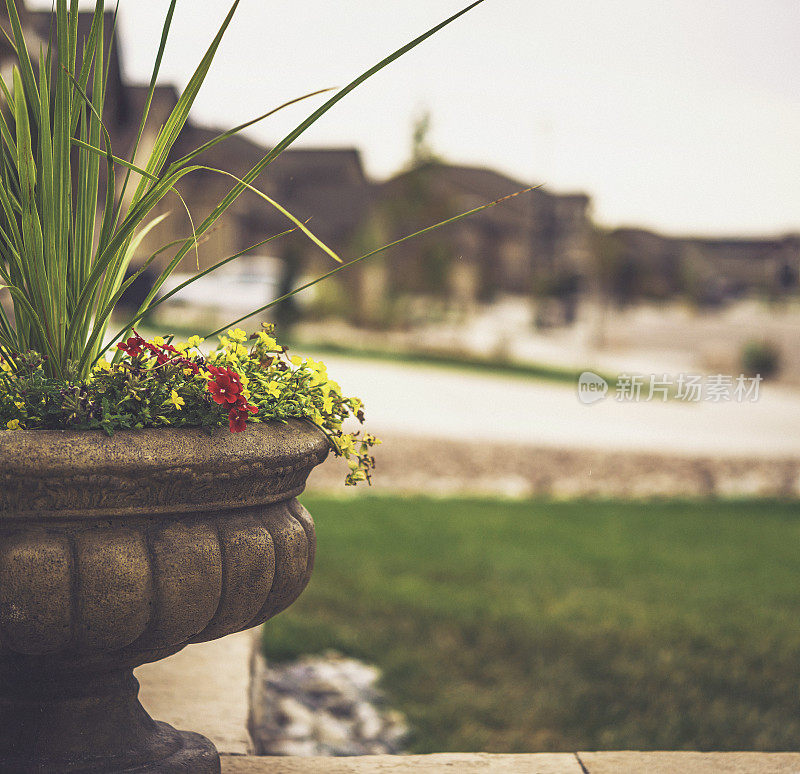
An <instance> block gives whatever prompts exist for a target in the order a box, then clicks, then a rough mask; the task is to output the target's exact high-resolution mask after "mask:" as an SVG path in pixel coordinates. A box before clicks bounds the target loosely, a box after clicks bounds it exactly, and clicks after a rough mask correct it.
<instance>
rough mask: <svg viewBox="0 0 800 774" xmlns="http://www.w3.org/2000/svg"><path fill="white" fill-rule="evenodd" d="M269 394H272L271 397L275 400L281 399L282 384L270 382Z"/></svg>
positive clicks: (268, 386)
mask: <svg viewBox="0 0 800 774" xmlns="http://www.w3.org/2000/svg"><path fill="white" fill-rule="evenodd" d="M267 392H268V393H269V394H270V395H271V396H272V397H273V398H276V399H277V398H280V396H281V386H280V384H279V383H278V382H270V383H269V384H268V385H267Z"/></svg>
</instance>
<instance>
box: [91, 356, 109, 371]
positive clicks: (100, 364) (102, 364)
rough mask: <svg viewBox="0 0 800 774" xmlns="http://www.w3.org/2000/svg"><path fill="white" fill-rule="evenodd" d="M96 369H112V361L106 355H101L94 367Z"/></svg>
mask: <svg viewBox="0 0 800 774" xmlns="http://www.w3.org/2000/svg"><path fill="white" fill-rule="evenodd" d="M94 370H95V371H110V370H111V363H109V362H108V360H106V359H105V358H104V357H101V358H100V359H99V360H98V361H97V364H96V365H95V367H94Z"/></svg>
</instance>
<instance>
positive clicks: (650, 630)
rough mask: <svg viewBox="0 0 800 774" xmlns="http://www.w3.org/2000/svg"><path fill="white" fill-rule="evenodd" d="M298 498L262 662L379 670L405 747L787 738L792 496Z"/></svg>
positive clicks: (796, 582)
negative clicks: (311, 570) (294, 572)
mask: <svg viewBox="0 0 800 774" xmlns="http://www.w3.org/2000/svg"><path fill="white" fill-rule="evenodd" d="M304 504H305V505H306V506H307V507H308V508H309V509H310V510H311V512H312V513H313V514H314V515H315V517H316V519H317V524H318V528H317V529H318V541H319V547H320V550H319V553H318V561H317V565H316V569H315V574H314V577H313V578H312V580H311V584H310V586H309V588H308V589H307V590H306V591H305V592H304V594H303V596H302V597H301V598H300V600H299V601H298V602H297V603H295V605H293V606H292V607H291V608H290V609H289V610H288V611H287V612H285V613H283V614H282V615H280V616H279V617H278V618H276V619H275V620H274V621H271V622H270V623H269V624H268V625H267V626H266V627H265V629H264V643H265V649H266V653H267V655H268V657H271V658H287V657H294V656H297V655H298V654H301V653H308V652H321V651H324V650H325V649H327V648H335V649H337V650H340V651H342V652H344V653H346V654H352V655H354V656H356V657H360V658H363V659H366V660H367V661H370V662H372V663H375V664H377V665H378V666H380V667H381V669H383V670H384V685H385V688H386V689H387V690H388V692H389V695H390V699H391V701H392V702H394V703H396V705H397V706H398V707H399V708H400V709H402V710H403V711H404V712H406V713H407V714H408V716H409V719H410V720H411V722H412V725H413V727H414V730H415V736H414V739H413V745H412V747H413V750H414V751H416V752H440V751H442V750H452V751H489V752H535V751H564V750H581V749H584V750H586V749H588V750H594V749H605V750H609V749H610V750H614V749H617V750H619V749H623V750H624V749H650V750H652V749H676V750H687V749H688V750H696V749H700V750H736V749H753V750H786V749H794V748H795V747H796V741H797V738H798V735H799V734H800V719H798V716H797V712H796V705H797V685H798V666H797V665H798V663H800V628H798V626H797V623H796V622H797V620H798V618H800V565H798V562H797V560H796V545H797V542H798V540H800V506H798V505H797V504H796V503H778V502H760V501H755V502H738V503H733V502H704V503H690V502H685V503H681V502H673V503H657V502H653V503H622V502H580V501H579V502H544V501H536V502H502V501H489V500H428V499H423V498H413V499H403V498H393V497H367V498H365V499H361V498H359V499H356V500H354V499H352V498H347V499H327V498H321V497H319V496H314V497H311V496H308V497H305V498H304Z"/></svg>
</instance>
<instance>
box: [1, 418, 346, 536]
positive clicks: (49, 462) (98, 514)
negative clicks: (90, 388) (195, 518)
mask: <svg viewBox="0 0 800 774" xmlns="http://www.w3.org/2000/svg"><path fill="white" fill-rule="evenodd" d="M329 451H330V446H329V443H328V440H327V438H326V437H325V435H324V434H323V433H322V431H321V430H319V429H318V428H316V427H315V426H313V425H311V424H310V423H307V422H303V421H300V420H289V422H288V423H286V424H284V423H281V422H271V423H269V424H263V425H258V424H252V425H248V427H247V431H246V432H244V433H240V434H233V433H231V432H230V431H229V430H228V429H227V428H216V429H215V430H214V431H213V432H212V433H211V434H209V433H208V432H207V431H205V430H203V429H201V428H176V429H171V428H151V429H147V430H135V431H119V432H117V433H115V434H114V435H113V436H112V437H109V436H107V435H105V434H104V433H102V432H100V431H60V430H18V431H15V432H12V433H0V522H2V521H5V520H8V519H19V518H23V519H30V518H33V517H35V518H36V519H63V518H102V517H106V516H121V515H126V516H130V515H137V514H138V515H141V516H148V515H155V514H160V513H175V514H180V513H198V512H204V511H213V510H218V509H220V508H225V509H230V508H240V507H241V508H246V507H250V506H257V505H266V504H269V503H274V502H279V501H281V500H287V499H289V498H291V497H296V496H297V495H299V494H300V493H301V492H302V491H303V489H304V488H305V481H306V478H307V477H308V474H309V473H310V471H311V469H312V468H314V467H315V466H316V465H319V464H320V463H321V462H323V461H324V460H325V458H326V457H327V456H328V452H329Z"/></svg>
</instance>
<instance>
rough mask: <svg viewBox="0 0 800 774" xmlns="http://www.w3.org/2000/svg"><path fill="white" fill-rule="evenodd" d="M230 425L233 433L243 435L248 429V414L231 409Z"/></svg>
mask: <svg viewBox="0 0 800 774" xmlns="http://www.w3.org/2000/svg"><path fill="white" fill-rule="evenodd" d="M228 419H229V420H230V421H229V425H230V428H231V432H232V433H243V432H244V431H245V428H246V427H247V414H246V413H244V412H242V411H237V410H236V409H231V413H230V414H229V415H228Z"/></svg>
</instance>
